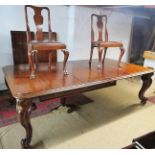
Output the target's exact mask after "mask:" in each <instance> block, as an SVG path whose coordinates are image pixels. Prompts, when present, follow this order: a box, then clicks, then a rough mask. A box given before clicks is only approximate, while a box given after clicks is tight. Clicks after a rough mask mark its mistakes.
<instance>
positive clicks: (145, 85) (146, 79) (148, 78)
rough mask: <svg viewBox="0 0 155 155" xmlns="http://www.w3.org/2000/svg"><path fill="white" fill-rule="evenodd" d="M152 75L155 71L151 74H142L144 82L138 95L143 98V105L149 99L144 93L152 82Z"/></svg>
mask: <svg viewBox="0 0 155 155" xmlns="http://www.w3.org/2000/svg"><path fill="white" fill-rule="evenodd" d="M152 75H153V73H149V74H145V75H142V76H141V79H142V82H143V84H142V87H141V89H140V91H139V95H138V96H139V98H140V100H141V104H142V105H144V104H146V101H147V100H148V98H147V97H145V96H144V93H145V92H146V90H147V89H148V88H149V87H150V86H151V84H152V79H151V77H152Z"/></svg>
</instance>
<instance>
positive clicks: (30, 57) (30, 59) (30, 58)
mask: <svg viewBox="0 0 155 155" xmlns="http://www.w3.org/2000/svg"><path fill="white" fill-rule="evenodd" d="M28 62H29V68H30V71H31V74H30V78H31V79H33V78H35V68H34V53H33V52H32V51H29V52H28Z"/></svg>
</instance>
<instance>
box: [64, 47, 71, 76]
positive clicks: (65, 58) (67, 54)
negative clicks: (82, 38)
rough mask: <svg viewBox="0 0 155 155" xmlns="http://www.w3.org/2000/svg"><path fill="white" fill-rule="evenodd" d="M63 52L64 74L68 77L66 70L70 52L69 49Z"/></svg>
mask: <svg viewBox="0 0 155 155" xmlns="http://www.w3.org/2000/svg"><path fill="white" fill-rule="evenodd" d="M62 52H63V53H64V62H63V72H64V74H65V75H68V72H67V70H66V63H67V60H68V57H69V52H68V50H67V49H63V50H62Z"/></svg>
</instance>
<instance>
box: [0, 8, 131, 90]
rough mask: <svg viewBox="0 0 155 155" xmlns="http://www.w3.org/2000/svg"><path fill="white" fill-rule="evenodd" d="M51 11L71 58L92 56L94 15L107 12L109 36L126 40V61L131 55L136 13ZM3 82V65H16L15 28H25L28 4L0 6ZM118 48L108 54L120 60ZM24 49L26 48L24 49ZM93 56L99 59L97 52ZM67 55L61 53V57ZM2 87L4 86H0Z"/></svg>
mask: <svg viewBox="0 0 155 155" xmlns="http://www.w3.org/2000/svg"><path fill="white" fill-rule="evenodd" d="M48 7H49V8H50V10H51V19H52V23H51V24H52V30H53V31H55V32H57V34H58V40H59V41H61V42H64V43H66V44H67V47H68V49H69V51H70V57H69V60H78V59H89V54H90V15H91V14H92V13H97V14H99V13H105V14H107V15H108V31H109V39H110V40H115V41H122V42H123V44H124V47H125V49H126V53H125V55H124V57H123V61H125V62H126V61H127V58H128V52H127V51H128V46H129V41H130V32H131V23H132V17H133V15H132V13H125V12H119V11H112V10H110V11H109V10H103V8H96V7H84V6H48ZM0 21H1V29H0V45H1V46H0V59H1V60H0V83H2V84H3V83H4V80H3V73H2V71H1V69H2V67H3V66H5V65H9V64H13V60H12V49H11V39H10V31H11V30H25V15H24V6H9V5H8V6H2V5H1V6H0ZM117 51H118V49H116V48H111V49H108V52H107V57H108V58H113V59H117V58H118V52H117ZM21 52H22V51H21ZM93 58H97V52H96V51H94V56H93ZM62 59H63V54H62V53H59V54H58V60H60V61H61V60H62ZM0 89H2V85H0Z"/></svg>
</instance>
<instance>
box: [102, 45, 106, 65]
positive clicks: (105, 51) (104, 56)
mask: <svg viewBox="0 0 155 155" xmlns="http://www.w3.org/2000/svg"><path fill="white" fill-rule="evenodd" d="M106 53H107V48H104V55H103V59H102V63H103V64H104V61H105V56H106Z"/></svg>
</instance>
